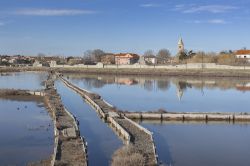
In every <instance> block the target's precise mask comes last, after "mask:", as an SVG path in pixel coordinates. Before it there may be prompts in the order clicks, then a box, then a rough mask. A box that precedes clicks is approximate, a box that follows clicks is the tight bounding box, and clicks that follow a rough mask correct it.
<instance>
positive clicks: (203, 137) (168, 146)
mask: <svg viewBox="0 0 250 166" xmlns="http://www.w3.org/2000/svg"><path fill="white" fill-rule="evenodd" d="M142 125H143V126H144V127H146V128H148V129H149V130H150V131H152V132H153V133H154V134H153V136H154V140H155V144H156V147H157V153H158V155H159V160H160V161H162V162H163V163H165V164H166V163H167V164H171V165H172V166H184V165H185V166H211V165H212V166H235V165H239V166H249V165H250V158H249V156H250V142H249V139H250V126H249V125H243V124H234V125H233V124H192V123H191V124H187V123H178V124H149V123H146V122H145V123H142Z"/></svg>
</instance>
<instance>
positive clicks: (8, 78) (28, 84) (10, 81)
mask: <svg viewBox="0 0 250 166" xmlns="http://www.w3.org/2000/svg"><path fill="white" fill-rule="evenodd" d="M46 78H47V74H46V73H43V72H17V73H8V74H1V75H0V88H1V89H3V88H7V89H8V88H10V89H12V88H13V89H28V90H37V89H42V88H43V86H44V81H45V80H46Z"/></svg>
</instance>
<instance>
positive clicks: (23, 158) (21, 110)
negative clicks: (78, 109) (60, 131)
mask: <svg viewBox="0 0 250 166" xmlns="http://www.w3.org/2000/svg"><path fill="white" fill-rule="evenodd" d="M0 133H1V134H0V165H26V164H27V163H30V162H34V161H40V160H44V159H48V158H49V157H50V155H51V154H52V153H53V147H54V130H53V123H52V121H51V119H50V117H49V115H48V114H47V111H46V110H45V108H44V107H43V106H42V103H39V106H38V103H37V102H29V101H25V102H23V101H10V100H4V99H0Z"/></svg>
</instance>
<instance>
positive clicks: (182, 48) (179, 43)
mask: <svg viewBox="0 0 250 166" xmlns="http://www.w3.org/2000/svg"><path fill="white" fill-rule="evenodd" d="M178 52H179V53H180V52H184V43H183V40H182V38H180V39H179V41H178Z"/></svg>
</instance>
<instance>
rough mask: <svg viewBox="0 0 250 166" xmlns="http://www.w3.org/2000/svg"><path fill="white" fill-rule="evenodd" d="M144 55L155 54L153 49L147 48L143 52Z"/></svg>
mask: <svg viewBox="0 0 250 166" xmlns="http://www.w3.org/2000/svg"><path fill="white" fill-rule="evenodd" d="M144 56H155V54H154V51H153V50H147V51H145V52H144Z"/></svg>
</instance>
